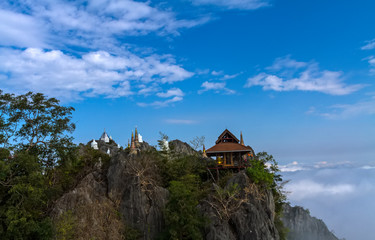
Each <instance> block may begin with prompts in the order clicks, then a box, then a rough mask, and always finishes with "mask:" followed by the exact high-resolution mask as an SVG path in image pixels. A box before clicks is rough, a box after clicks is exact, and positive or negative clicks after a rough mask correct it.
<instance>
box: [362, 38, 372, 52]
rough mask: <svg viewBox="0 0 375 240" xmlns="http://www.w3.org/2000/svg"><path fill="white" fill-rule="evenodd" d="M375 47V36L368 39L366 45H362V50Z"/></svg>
mask: <svg viewBox="0 0 375 240" xmlns="http://www.w3.org/2000/svg"><path fill="white" fill-rule="evenodd" d="M374 48H375V38H374V39H372V40H369V41H366V45H364V46H362V47H361V49H362V50H371V49H374Z"/></svg>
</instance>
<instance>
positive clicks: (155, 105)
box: [137, 96, 183, 108]
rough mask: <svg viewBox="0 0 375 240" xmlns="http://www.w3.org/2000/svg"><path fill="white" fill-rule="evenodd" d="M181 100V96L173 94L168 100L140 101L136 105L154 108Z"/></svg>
mask: <svg viewBox="0 0 375 240" xmlns="http://www.w3.org/2000/svg"><path fill="white" fill-rule="evenodd" d="M182 100H183V97H178V96H175V97H173V98H170V99H168V100H165V101H154V102H152V103H143V102H140V103H137V105H138V106H140V107H149V106H151V107H155V108H161V107H167V106H169V105H171V104H173V103H175V102H180V101H182Z"/></svg>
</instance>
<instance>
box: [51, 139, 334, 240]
mask: <svg viewBox="0 0 375 240" xmlns="http://www.w3.org/2000/svg"><path fill="white" fill-rule="evenodd" d="M170 144H171V146H172V148H173V149H175V151H176V152H178V153H185V154H187V155H191V154H194V153H196V152H195V151H194V150H193V149H191V148H190V146H189V145H187V144H186V143H183V142H181V141H172V142H171V143H170ZM98 145H99V150H100V152H102V153H106V154H108V153H109V162H107V163H103V162H102V161H101V160H99V161H98V162H97V163H96V164H95V165H94V166H93V167H92V168H91V170H90V171H87V173H86V175H85V176H83V177H82V179H81V180H80V181H79V182H78V183H77V184H76V186H75V187H73V188H72V189H71V190H70V191H69V192H67V193H65V194H64V195H63V196H62V197H61V198H60V199H58V200H57V201H56V203H55V206H54V208H53V211H52V213H51V216H52V218H53V219H54V222H55V224H56V226H57V232H58V238H57V239H124V236H126V237H125V239H157V237H158V236H160V234H161V233H162V232H163V230H164V229H165V228H166V226H165V217H164V210H165V206H166V204H167V202H168V198H169V192H168V190H167V189H166V188H164V187H162V186H163V185H162V183H161V180H160V174H159V172H158V171H159V170H158V167H157V165H156V164H155V163H156V161H154V158H155V157H156V156H157V153H156V150H155V149H154V148H153V147H150V146H149V145H148V144H147V143H142V146H138V147H139V150H138V153H137V154H131V153H130V151H128V150H122V149H119V148H118V147H117V144H115V143H104V142H102V141H99V142H98ZM88 149H89V151H92V150H90V149H91V148H89V146H88V145H87V146H84V147H83V146H82V147H81V150H80V154H84V153H85V151H87V150H88ZM108 150H109V151H108ZM210 184H211V187H210V188H209V189H211V190H209V191H208V192H207V194H206V196H205V197H204V198H203V199H202V200H201V201H200V204H199V206H197V207H198V209H199V210H200V212H201V213H202V214H203V215H204V216H205V217H206V218H207V219H208V220H209V221H208V224H207V225H206V228H205V229H204V230H203V231H204V233H203V235H204V238H205V239H208V240H224V239H225V240H227V239H228V240H235V239H240V240H245V239H249V240H250V239H251V240H279V239H280V238H279V234H278V231H277V229H276V226H275V222H274V220H275V203H274V200H273V195H272V193H271V192H270V191H263V190H261V189H259V188H258V187H257V186H256V185H255V184H254V183H252V181H251V180H250V179H249V177H248V176H247V175H246V173H245V172H244V171H242V172H239V173H236V174H234V175H232V176H231V177H230V178H228V179H227V180H226V181H225V182H224V185H222V187H220V186H219V185H218V183H214V182H211V183H210ZM284 222H285V223H286V224H287V226H288V227H289V228H291V230H292V231H291V233H292V234H291V235H290V238H289V239H290V240H294V239H307V240H310V239H327V240H336V239H337V238H328V237H327V236H330V235H329V231H328V230H326V228H324V227H325V225H324V223H322V222H321V221H320V222H319V220H316V219H314V218H311V217H310V216H308V215H307V214H305V212H303V211H302V210H301V209H300V208H291V207H289V208H286V209H285V213H284ZM323 225H324V227H323ZM303 233H308V234H309V235H308V236H309V238H306V237H305V235H303ZM302 236H303V237H302ZM323 236H324V237H325V238H320V237H323ZM332 236H333V235H332ZM333 237H334V236H333Z"/></svg>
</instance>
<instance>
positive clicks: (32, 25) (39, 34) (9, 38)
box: [0, 9, 46, 47]
mask: <svg viewBox="0 0 375 240" xmlns="http://www.w3.org/2000/svg"><path fill="white" fill-rule="evenodd" d="M45 34H46V33H45V31H44V27H43V25H42V24H41V23H40V22H38V21H37V20H36V19H34V18H33V17H31V16H28V15H26V14H21V13H15V12H12V11H7V10H2V9H0V36H1V37H0V45H3V46H16V47H45V46H46V44H45V42H44V39H43V37H44V36H45Z"/></svg>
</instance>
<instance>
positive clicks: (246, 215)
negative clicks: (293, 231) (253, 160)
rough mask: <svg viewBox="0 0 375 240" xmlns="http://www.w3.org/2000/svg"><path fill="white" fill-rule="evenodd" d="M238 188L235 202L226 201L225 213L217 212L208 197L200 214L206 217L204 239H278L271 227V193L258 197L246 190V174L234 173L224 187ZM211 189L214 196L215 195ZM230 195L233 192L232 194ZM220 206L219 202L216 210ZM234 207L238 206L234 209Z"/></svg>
mask: <svg viewBox="0 0 375 240" xmlns="http://www.w3.org/2000/svg"><path fill="white" fill-rule="evenodd" d="M233 186H237V190H235V191H239V193H238V196H237V197H236V199H237V200H235V201H232V200H230V198H229V197H228V198H226V199H225V200H224V201H229V202H227V203H228V205H227V207H228V211H226V212H218V211H217V209H216V208H215V201H216V200H215V198H214V197H212V196H211V197H208V199H207V200H206V201H205V203H203V204H202V206H201V209H202V212H203V213H204V214H205V215H206V216H207V217H208V218H209V220H210V224H209V226H208V227H207V229H206V239H207V240H235V239H239V240H246V239H254V240H261V239H264V240H265V239H267V240H278V239H279V235H278V232H277V229H276V227H275V224H274V215H273V213H274V201H273V197H272V194H271V192H265V193H264V195H263V196H262V197H261V196H259V192H258V191H253V190H255V189H249V187H250V186H255V185H251V182H250V179H249V178H248V177H247V175H246V174H245V172H243V171H242V172H239V173H238V174H235V175H234V176H233V177H232V178H231V179H230V180H229V181H228V182H227V184H226V186H225V188H224V190H226V191H229V192H230V191H231V190H230V188H232V187H233ZM215 188H218V186H214V187H213V194H216V193H215ZM232 193H233V192H232ZM220 205H222V204H221V203H219V205H218V206H219V207H220ZM236 206H237V207H236Z"/></svg>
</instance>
